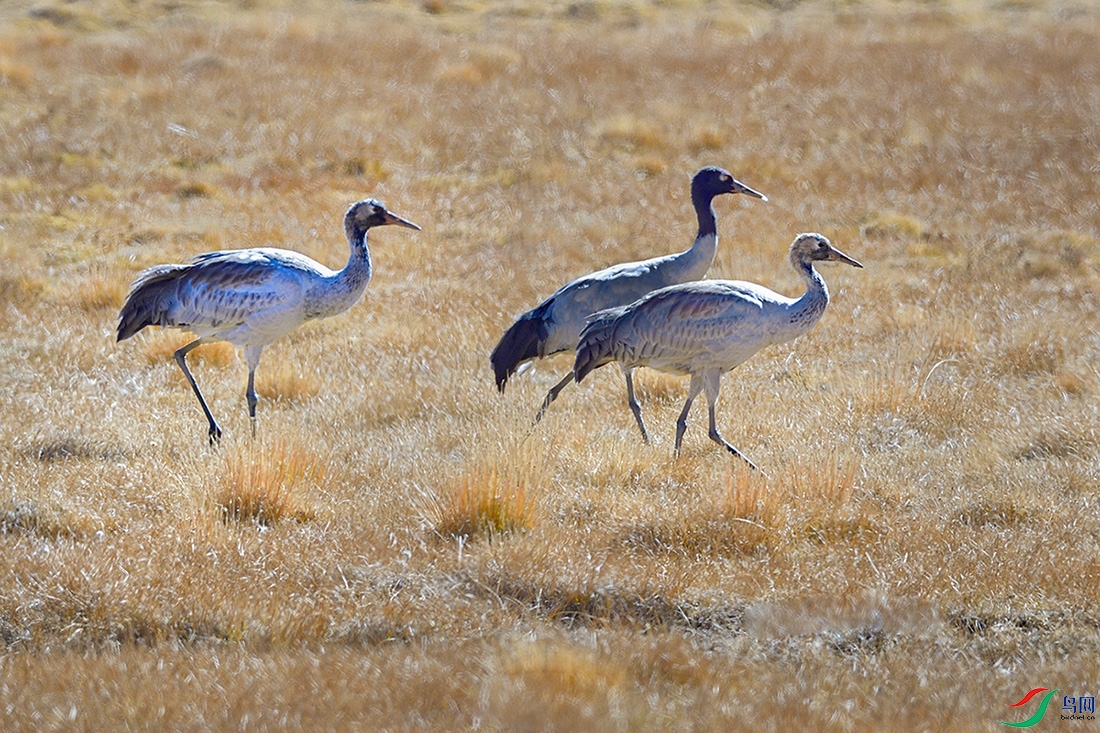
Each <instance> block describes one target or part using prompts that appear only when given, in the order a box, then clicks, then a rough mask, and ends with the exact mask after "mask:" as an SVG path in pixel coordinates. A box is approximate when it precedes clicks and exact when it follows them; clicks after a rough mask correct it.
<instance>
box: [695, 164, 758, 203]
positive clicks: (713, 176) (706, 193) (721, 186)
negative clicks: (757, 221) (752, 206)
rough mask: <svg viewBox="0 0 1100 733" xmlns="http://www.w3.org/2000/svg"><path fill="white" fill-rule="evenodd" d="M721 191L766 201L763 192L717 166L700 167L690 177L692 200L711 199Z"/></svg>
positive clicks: (721, 192)
mask: <svg viewBox="0 0 1100 733" xmlns="http://www.w3.org/2000/svg"><path fill="white" fill-rule="evenodd" d="M723 193H743V194H745V195H747V196H752V197H753V198H758V199H760V200H761V201H767V200H768V197H767V196H765V195H764V194H762V193H760V192H759V191H756V190H754V189H751V188H749V187H748V186H746V185H745V184H744V183H741V181H739V180H737V179H736V178H734V177H733V176H731V175H730V173H729V171H727V170H725V169H722V168H719V167H717V166H707V167H706V168H700V169H699V171H698V172H697V173H696V174H695V176H694V177H693V178H692V179H691V197H692V199H693V200H698V199H711V198H714V197H715V196H718V195H720V194H723Z"/></svg>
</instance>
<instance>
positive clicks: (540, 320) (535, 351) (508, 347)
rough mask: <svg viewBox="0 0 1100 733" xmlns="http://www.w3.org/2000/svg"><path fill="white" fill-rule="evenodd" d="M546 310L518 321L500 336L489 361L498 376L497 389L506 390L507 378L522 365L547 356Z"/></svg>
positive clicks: (539, 308)
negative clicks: (545, 348)
mask: <svg viewBox="0 0 1100 733" xmlns="http://www.w3.org/2000/svg"><path fill="white" fill-rule="evenodd" d="M546 311H547V309H546V307H545V306H540V307H538V308H535V309H534V310H530V311H527V312H526V313H524V314H523V315H522V316H520V317H519V318H518V319H516V322H515V323H513V324H512V325H511V327H509V329H508V330H507V331H505V332H504V335H503V336H501V337H500V342H499V343H497V345H496V348H494V349H493V353H492V354H490V355H489V361H490V362H492V364H493V372H494V374H495V376H496V382H497V389H498V390H500V391H501V392H503V391H504V385H505V384H506V383H507V382H508V377H510V376H512V375H513V374H515V371H516V369H517V368H518V367H519V365H520V364H522V363H523V362H525V361H528V360H530V359H534V358H536V357H540V356H545V354H544V353H543V344H544V343H545V342H546V337H547V335H548V334H549V327H548V324H547V320H546V316H547V312H546Z"/></svg>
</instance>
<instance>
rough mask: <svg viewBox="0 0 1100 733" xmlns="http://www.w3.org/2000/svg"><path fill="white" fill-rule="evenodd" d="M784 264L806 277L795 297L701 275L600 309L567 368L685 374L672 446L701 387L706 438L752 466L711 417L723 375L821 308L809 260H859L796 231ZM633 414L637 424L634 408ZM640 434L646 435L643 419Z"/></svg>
mask: <svg viewBox="0 0 1100 733" xmlns="http://www.w3.org/2000/svg"><path fill="white" fill-rule="evenodd" d="M790 261H791V265H792V266H793V267H794V268H795V270H797V271H798V273H799V274H800V275H802V279H803V280H804V281H805V282H806V292H805V293H804V294H803V295H802V297H800V298H797V299H795V298H788V297H787V296H785V295H780V294H779V293H776V292H774V291H772V290H769V289H768V288H765V287H763V286H761V285H757V284H755V283H749V282H740V281H735V280H700V281H698V282H690V283H684V284H682V285H674V286H672V287H668V288H663V289H661V290H656V291H654V292H652V293H649V294H648V295H646V296H644V297H642V298H640V299H639V300H637V301H635V302H633V303H631V304H630V305H626V306H621V307H618V308H611V309H608V310H605V311H601V312H600V313H597V314H596V315H594V316H593V317H592V319H591V320H590V321H589V322H588V325H587V326H585V329H584V331H583V332H582V333H581V336H580V341H579V343H578V345H577V358H576V362H575V363H574V367H573V374H574V377H575V378H576V380H577V382H580V381H581V380H583V379H584V378H585V377H586V376H587V375H588V374H589V373H590V372H591V371H592V370H593V369H598V368H599V367H601V366H603V365H604V364H609V363H611V362H613V361H614V362H618V364H619V365H620V366H621V367H622V368H623V369H636V368H637V367H640V366H647V367H650V368H652V369H657V370H659V371H662V372H669V373H672V374H681V375H690V376H691V384H690V385H689V386H688V396H687V402H686V403H685V404H684V409H683V410H682V411H681V412H680V417H679V419H678V420H677V421H676V447H675V452H676V454H677V455H678V454H679V453H680V444H681V442H682V441H683V438H684V431H685V430H686V429H687V416H688V411H689V410H690V409H691V403H692V402H693V401H694V400H695V398H696V397H698V396H699V393H700V392H704V391H705V392H706V397H707V406H708V408H709V415H710V431H709V436H710V439H711V440H713V441H714V442H716V443H718V444H719V445H721V446H722V447H724V448H726V449H727V450H728V451H729V452H730V453H732V454H733V455H735V456H737V457H738V458H741V459H743V460H744V461H745V462H746V463H748V464H749V465H750V466H752V467H753V468H754V469H755V468H757V466H756V464H755V463H753V462H752V461H750V460H749V459H748V458H746V457H745V456H744V455H742V454H741V452H740V451H738V450H737V449H736V448H734V447H733V446H732V445H730V444H729V442H728V441H727V440H726V439H725V438H723V437H722V434H721V433H719V432H718V426H717V424H716V422H715V416H714V410H715V404H716V403H717V401H718V390H719V388H720V387H721V379H722V375H723V374H725V373H726V372H728V371H730V370H731V369H733V368H734V367H736V366H738V365H739V364H742V363H743V362H745V361H746V360H748V359H749V357H751V356H752V355H753V354H755V353H756V352H758V351H760V350H761V349H763V348H764V347H766V346H771V345H773V344H779V343H783V342H785V341H790V340H791V339H794V338H796V337H798V336H801V335H802V334H804V333H806V332H807V331H809V330H810V328H812V327H813V325H814V324H815V323H817V321H818V320H819V319H820V318H821V316H822V314H824V313H825V308H826V306H827V305H828V304H829V290H828V288H826V287H825V280H824V279H822V277H821V275H820V274H819V273H818V272H817V270H816V269H814V263H815V262H843V263H845V264H848V265H852V266H853V267H863V265H861V264H860V263H859V262H857V261H856V260H853V259H852V258H851V257H849V256H848V255H846V254H844V253H843V252H841V251H840V250H838V249H836V248H835V247H833V245H832V244H831V243H830V242H829V240H828V239H826V238H825V237H824V236H822V235H820V234H816V233H807V234H800V235H798V237H797V238H796V239H795V240H794V242H793V243H792V244H791V250H790ZM635 417H637V418H638V421H639V422H638V424H639V427H642V422H641V416H640V415H639V414H637V413H635ZM642 437H643V438H645V437H646V432H645V429H644V427H643V428H642Z"/></svg>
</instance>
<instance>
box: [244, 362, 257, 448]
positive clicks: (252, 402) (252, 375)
mask: <svg viewBox="0 0 1100 733" xmlns="http://www.w3.org/2000/svg"><path fill="white" fill-rule="evenodd" d="M244 398H245V399H246V400H248V421H249V423H251V424H252V437H253V438H255V437H256V403H257V402H259V398H258V397H257V396H256V372H255V371H254V370H249V372H248V388H247V389H245V391H244Z"/></svg>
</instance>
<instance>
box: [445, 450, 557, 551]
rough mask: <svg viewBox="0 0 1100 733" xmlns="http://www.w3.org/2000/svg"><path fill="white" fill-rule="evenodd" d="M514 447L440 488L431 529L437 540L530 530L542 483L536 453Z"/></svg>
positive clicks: (541, 462)
mask: <svg viewBox="0 0 1100 733" xmlns="http://www.w3.org/2000/svg"><path fill="white" fill-rule="evenodd" d="M533 453H535V451H534V450H533V449H524V448H520V449H517V450H516V451H515V452H514V453H511V454H509V455H506V456H505V457H504V458H503V460H500V461H495V462H487V461H484V460H480V461H478V462H476V463H475V464H474V465H473V466H471V467H469V468H467V469H466V470H465V471H464V472H463V473H462V475H460V476H459V477H458V478H456V479H453V480H452V482H451V483H450V485H449V486H447V487H446V488H445V489H443V491H442V493H441V495H440V496H439V497H438V499H437V502H436V505H435V510H434V511H435V514H436V516H435V521H434V529H435V531H436V532H437V533H438V534H439V535H441V536H443V537H455V538H458V537H462V538H474V537H490V538H491V537H493V536H496V535H499V534H505V533H510V532H515V531H522V530H526V529H529V528H531V526H533V524H534V522H535V508H536V504H535V497H536V495H537V492H538V491H539V489H540V487H541V486H542V485H543V484H544V483H545V481H546V471H545V468H544V466H543V460H542V456H541V455H532V454H533Z"/></svg>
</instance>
